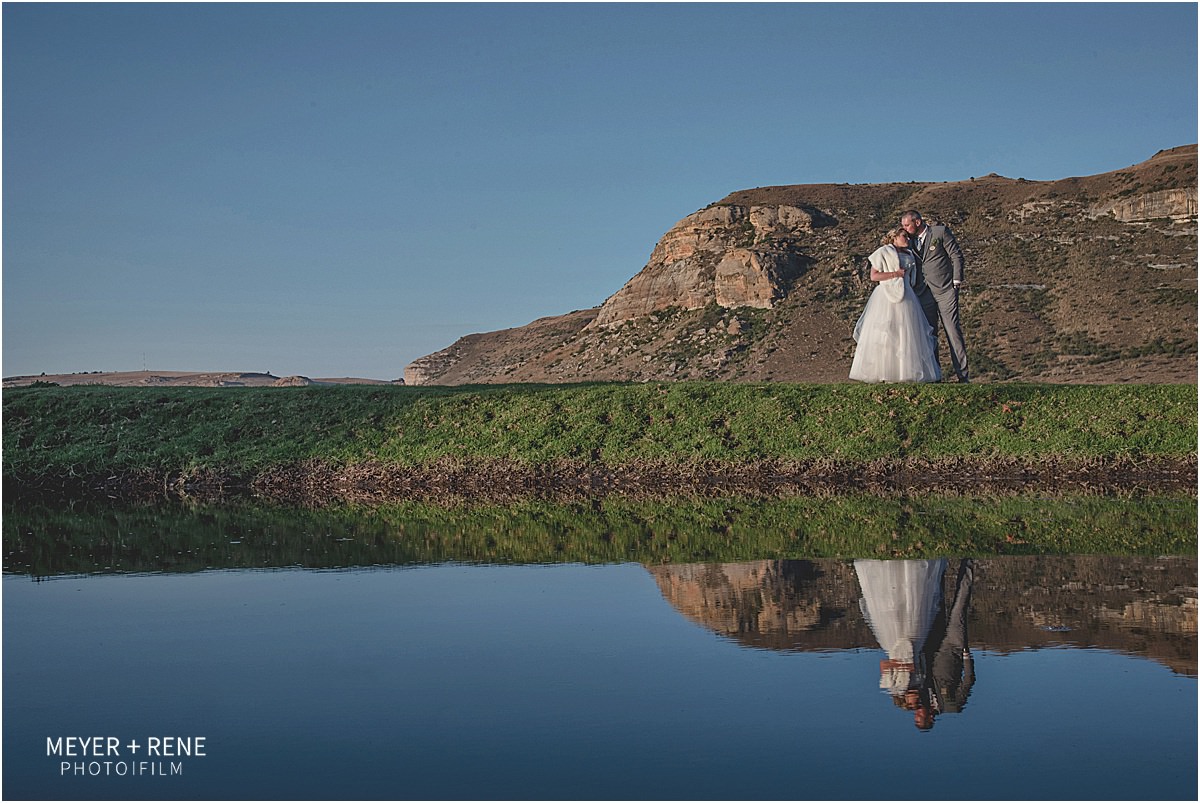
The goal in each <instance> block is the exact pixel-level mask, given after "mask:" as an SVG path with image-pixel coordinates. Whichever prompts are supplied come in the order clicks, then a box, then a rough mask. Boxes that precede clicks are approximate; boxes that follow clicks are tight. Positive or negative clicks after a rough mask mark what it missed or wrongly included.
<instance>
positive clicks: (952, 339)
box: [850, 210, 969, 382]
mask: <svg viewBox="0 0 1200 803" xmlns="http://www.w3.org/2000/svg"><path fill="white" fill-rule="evenodd" d="M867 260H868V261H869V262H870V264H871V281H873V282H879V286H878V287H876V288H875V290H874V291H873V292H872V293H871V297H870V298H869V299H867V306H866V307H865V308H864V309H863V313H862V315H861V316H860V317H859V319H858V323H857V324H855V327H854V339H855V340H856V341H857V342H858V347H857V348H856V349H855V351H854V361H853V362H852V363H851V365H850V378H851V379H856V380H859V381H860V382H938V381H940V380H941V378H942V369H941V367H940V366H939V364H938V339H937V326H938V321H939V320H940V321H941V323H942V326H943V328H944V329H945V330H946V339H947V341H948V342H949V344H950V361H951V364H952V366H953V368H954V373H955V375H956V376H957V377H958V381H959V382H967V381H968V377H969V374H968V370H967V350H966V346H965V344H964V341H963V334H962V323H961V321H960V320H959V314H958V289H959V287H960V286H961V285H962V283H963V254H962V249H961V248H959V246H958V241H957V240H955V239H954V234H953V233H952V232H951V231H950V229H948V228H947V227H946V226H942V225H939V224H933V225H929V224H927V223H925V221H924V220H923V219H922V217H921V213H920V212H917V211H916V210H909V211H907V212H905V213H904V214H903V215H901V217H900V225H899V226H898V227H896V228H894V229H892V230H891V231H889V232H888V233H887V234H886V235H884V237H883V240H882V241H881V245H880V247H879V248H878V249H876V250H875V252H874V253H872V254H871V255H870V256H869V257H867Z"/></svg>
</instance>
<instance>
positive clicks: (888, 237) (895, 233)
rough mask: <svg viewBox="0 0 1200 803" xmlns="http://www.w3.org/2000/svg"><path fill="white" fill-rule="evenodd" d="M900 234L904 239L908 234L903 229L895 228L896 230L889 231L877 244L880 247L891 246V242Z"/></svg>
mask: <svg viewBox="0 0 1200 803" xmlns="http://www.w3.org/2000/svg"><path fill="white" fill-rule="evenodd" d="M901 234H903V235H904V236H906V237H907V236H908V232H906V231H905V230H904V229H902V228H900V227H899V226H897V227H896V228H894V229H892V230H891V231H889V232H888V233H887V234H885V235H883V238H882V239H880V241H879V244H880V245H891V244H892V240H894V239H896V238H897V237H899V236H900V235H901Z"/></svg>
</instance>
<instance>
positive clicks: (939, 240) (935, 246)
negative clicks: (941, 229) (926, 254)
mask: <svg viewBox="0 0 1200 803" xmlns="http://www.w3.org/2000/svg"><path fill="white" fill-rule="evenodd" d="M941 244H942V238H941V237H938V238H937V239H936V240H934V241H933V242H931V243H930V244H929V247H930V248H932V249H934V250H935V251H936V250H937V249H938V248H939V247H940V246H941Z"/></svg>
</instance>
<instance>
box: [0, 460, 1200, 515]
mask: <svg viewBox="0 0 1200 803" xmlns="http://www.w3.org/2000/svg"><path fill="white" fill-rule="evenodd" d="M1196 464H1197V461H1196V457H1195V456H1194V455H1189V456H1187V457H1184V458H1166V457H1146V458H1134V457H1113V458H1089V459H1076V458H1051V459H1028V458H1027V459H1021V458H965V457H956V458H945V459H939V460H914V459H886V460H877V461H873V462H869V463H861V462H850V461H836V460H827V459H817V460H795V461H781V460H763V461H755V462H744V463H727V462H714V461H710V462H700V463H678V462H662V461H660V462H651V461H646V462H639V463H636V464H624V465H618V466H607V465H603V464H599V463H591V462H571V461H559V462H554V463H544V464H536V465H530V464H524V463H519V462H516V461H509V460H485V459H476V460H441V461H438V462H434V463H430V464H425V465H419V466H402V465H394V464H385V463H358V464H353V465H348V466H340V465H334V464H331V463H326V462H321V461H309V462H304V463H297V464H292V465H286V466H275V467H272V468H270V469H267V470H265V471H262V472H260V473H257V474H255V475H253V476H244V475H238V474H234V473H230V472H224V471H221V470H217V469H209V470H204V471H197V472H191V473H187V474H179V473H171V474H150V473H139V474H127V475H118V474H113V475H108V476H103V477H87V476H41V477H37V478H33V477H29V478H18V477H11V476H6V477H5V479H4V492H5V493H6V494H8V495H10V498H30V497H35V498H37V499H40V500H43V501H47V500H54V499H59V500H72V499H105V498H107V499H110V500H114V501H126V502H151V501H156V500H161V501H168V500H190V501H204V502H210V503H211V502H221V501H226V500H228V501H233V500H239V499H247V498H253V499H258V500H262V501H267V502H272V503H277V504H285V505H299V506H304V507H312V506H315V507H320V506H324V505H328V504H334V503H346V502H352V503H367V504H380V503H387V502H399V501H410V500H411V501H438V500H443V501H449V502H481V503H503V502H508V501H519V500H523V499H557V500H565V499H575V500H578V499H587V498H604V497H608V496H622V497H634V498H651V499H657V498H661V499H670V498H673V497H676V498H677V497H696V496H702V497H720V496H741V497H751V498H781V497H789V496H836V495H843V494H855V493H869V494H878V495H911V496H926V495H941V496H1018V495H1030V494H1045V495H1051V496H1063V495H1110V496H1112V495H1128V496H1139V495H1140V496H1145V495H1178V494H1184V495H1188V494H1190V495H1193V496H1194V495H1195V494H1196V487H1197V486H1196V483H1197V472H1196Z"/></svg>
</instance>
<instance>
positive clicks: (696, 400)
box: [3, 383, 1196, 490]
mask: <svg viewBox="0 0 1200 803" xmlns="http://www.w3.org/2000/svg"><path fill="white" fill-rule="evenodd" d="M3 402H4V478H5V483H6V487H7V488H10V489H11V488H17V489H18V490H20V489H30V488H42V489H50V488H55V487H66V486H67V485H68V484H75V485H80V486H86V485H89V484H92V485H94V484H96V483H104V482H108V483H111V482H112V480H113V478H124V477H133V476H137V477H142V478H144V479H148V480H149V481H150V482H152V483H159V482H162V481H164V480H165V479H167V478H171V477H175V478H179V477H189V476H190V477H202V476H203V477H209V478H217V479H218V481H220V480H221V478H224V480H227V481H228V482H230V483H233V484H249V483H253V481H254V479H255V478H258V477H262V476H267V475H271V474H272V473H273V472H276V473H277V472H279V471H280V470H281V469H282V468H285V467H291V469H292V470H295V467H298V466H320V467H322V468H323V469H328V468H330V467H334V468H339V469H345V468H347V467H355V466H366V465H370V466H377V467H380V466H381V467H384V468H385V469H388V468H392V469H395V468H402V469H403V468H408V469H411V468H423V467H424V468H428V467H437V466H445V465H458V466H463V465H466V466H470V465H476V464H487V465H491V466H493V467H495V466H500V467H501V469H499V470H501V471H502V470H503V469H502V467H503V466H505V465H511V466H513V467H514V468H525V469H527V468H529V467H536V466H545V465H555V464H557V465H560V466H571V467H573V470H575V471H583V472H586V471H587V470H588V469H589V467H596V466H604V467H606V468H608V469H621V468H622V467H625V468H629V467H634V468H636V467H637V466H642V465H654V466H657V467H659V468H660V470H661V468H662V467H663V466H667V467H670V466H678V467H680V470H681V471H688V470H694V468H695V467H696V466H698V465H705V466H709V467H712V466H727V467H737V466H744V465H751V464H755V463H762V462H763V461H767V463H772V462H773V463H774V464H778V465H782V464H786V463H788V461H792V463H793V464H795V465H813V461H818V462H819V461H824V462H825V463H826V464H828V463H830V462H832V463H834V464H836V465H837V466H838V467H839V469H838V470H839V471H845V467H846V466H851V467H853V466H856V465H864V466H865V465H874V466H876V467H878V466H881V465H887V464H889V463H890V464H896V463H897V462H899V463H903V464H906V465H921V464H926V465H928V464H939V463H940V464H948V465H958V466H959V467H960V468H963V469H964V470H966V469H967V468H969V464H975V465H986V464H988V463H992V464H1001V465H1009V466H1012V465H1032V464H1036V463H1038V462H1039V461H1047V462H1049V463H1051V464H1053V462H1054V461H1058V463H1059V464H1060V465H1063V466H1065V467H1068V468H1069V467H1070V466H1087V465H1103V466H1108V467H1111V466H1113V465H1118V466H1120V465H1124V466H1136V465H1139V464H1143V463H1145V462H1146V461H1151V462H1154V461H1157V463H1156V465H1167V466H1170V465H1181V466H1183V467H1184V470H1185V472H1186V471H1187V470H1188V467H1189V466H1190V470H1191V472H1192V474H1193V478H1192V482H1194V467H1195V454H1196V387H1195V386H1194V385H1107V386H1085V385H1073V386H1066V385H999V384H993V385H968V386H960V385H881V386H878V385H877V386H866V385H850V384H846V385H789V384H758V385H748V384H726V383H668V384H636V385H625V384H588V385H547V386H488V387H466V388H404V387H384V388H380V387H371V386H347V387H320V388H311V387H310V388H245V389H240V388H222V389H198V388H170V389H149V388H147V389H128V388H104V387H72V388H57V387H49V388H45V387H43V388H28V389H15V390H7V391H5V392H4V398H3ZM806 461H807V462H806ZM627 473H628V472H627ZM631 476H636V471H633V472H632V475H631ZM1185 484H1186V478H1185Z"/></svg>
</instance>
